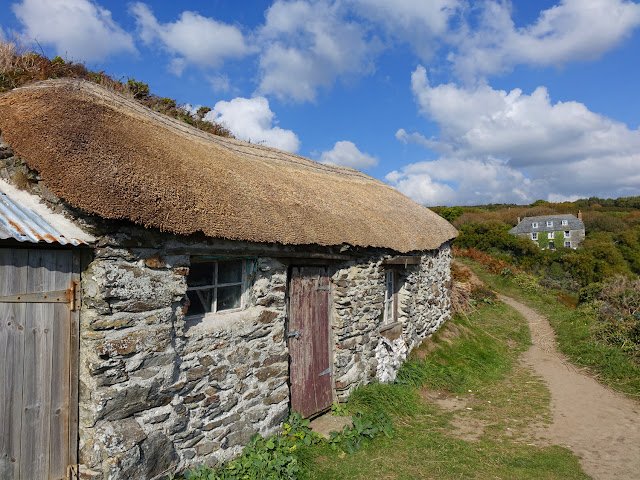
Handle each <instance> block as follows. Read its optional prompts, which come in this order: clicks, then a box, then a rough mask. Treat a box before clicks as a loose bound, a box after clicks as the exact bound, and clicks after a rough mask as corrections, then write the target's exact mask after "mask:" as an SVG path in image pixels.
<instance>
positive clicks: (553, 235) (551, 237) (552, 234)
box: [547, 232, 556, 240]
mask: <svg viewBox="0 0 640 480" xmlns="http://www.w3.org/2000/svg"><path fill="white" fill-rule="evenodd" d="M547 239H548V240H555V239H556V232H549V233H547Z"/></svg>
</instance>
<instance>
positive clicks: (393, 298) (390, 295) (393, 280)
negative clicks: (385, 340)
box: [382, 268, 400, 325]
mask: <svg viewBox="0 0 640 480" xmlns="http://www.w3.org/2000/svg"><path fill="white" fill-rule="evenodd" d="M399 277H400V275H399V273H398V270H396V269H393V268H391V269H388V270H385V274H384V303H383V312H384V313H383V321H382V324H383V325H392V324H394V323H396V322H397V321H398V286H399ZM389 287H391V288H389ZM389 303H390V304H391V306H390V309H389V310H390V313H388V312H389V310H388V309H387V306H388V305H389Z"/></svg>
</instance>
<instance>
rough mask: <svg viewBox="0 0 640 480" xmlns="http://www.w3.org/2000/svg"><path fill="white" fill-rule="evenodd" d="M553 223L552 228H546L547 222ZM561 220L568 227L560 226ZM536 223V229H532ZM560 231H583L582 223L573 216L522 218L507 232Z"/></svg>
mask: <svg viewBox="0 0 640 480" xmlns="http://www.w3.org/2000/svg"><path fill="white" fill-rule="evenodd" d="M548 220H549V221H553V226H552V227H547V221H548ZM562 220H567V222H568V225H562ZM535 222H537V223H538V228H533V226H532V224H533V223H535ZM560 230H584V223H583V222H582V220H580V219H578V218H577V217H576V216H575V215H571V214H565V215H542V216H538V217H524V218H523V219H522V220H521V221H520V223H518V225H516V226H515V227H513V228H512V229H511V230H509V232H510V233H513V234H518V233H532V232H557V231H560Z"/></svg>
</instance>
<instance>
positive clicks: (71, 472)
mask: <svg viewBox="0 0 640 480" xmlns="http://www.w3.org/2000/svg"><path fill="white" fill-rule="evenodd" d="M67 480H80V475H79V473H78V465H67Z"/></svg>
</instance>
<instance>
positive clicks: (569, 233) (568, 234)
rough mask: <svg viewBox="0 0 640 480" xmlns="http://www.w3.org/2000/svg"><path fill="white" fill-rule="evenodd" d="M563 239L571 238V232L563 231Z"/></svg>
mask: <svg viewBox="0 0 640 480" xmlns="http://www.w3.org/2000/svg"><path fill="white" fill-rule="evenodd" d="M564 238H571V231H570V230H565V231H564Z"/></svg>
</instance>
